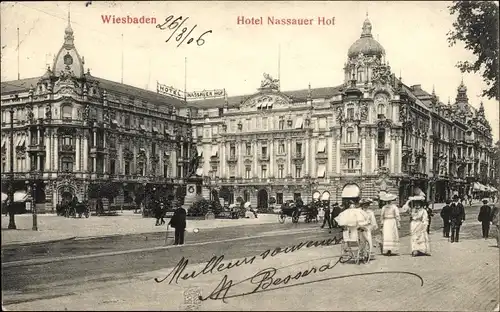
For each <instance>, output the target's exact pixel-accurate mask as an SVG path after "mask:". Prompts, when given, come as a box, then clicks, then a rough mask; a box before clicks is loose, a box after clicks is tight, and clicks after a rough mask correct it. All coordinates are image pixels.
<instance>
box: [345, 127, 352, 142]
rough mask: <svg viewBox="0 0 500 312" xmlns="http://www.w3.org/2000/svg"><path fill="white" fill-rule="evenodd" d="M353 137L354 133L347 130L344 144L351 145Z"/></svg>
mask: <svg viewBox="0 0 500 312" xmlns="http://www.w3.org/2000/svg"><path fill="white" fill-rule="evenodd" d="M353 137H354V131H353V130H352V129H347V137H346V142H347V143H352V141H353Z"/></svg>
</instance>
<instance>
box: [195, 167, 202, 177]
mask: <svg viewBox="0 0 500 312" xmlns="http://www.w3.org/2000/svg"><path fill="white" fill-rule="evenodd" d="M196 175H197V176H200V177H201V176H202V175H203V168H198V169H196Z"/></svg>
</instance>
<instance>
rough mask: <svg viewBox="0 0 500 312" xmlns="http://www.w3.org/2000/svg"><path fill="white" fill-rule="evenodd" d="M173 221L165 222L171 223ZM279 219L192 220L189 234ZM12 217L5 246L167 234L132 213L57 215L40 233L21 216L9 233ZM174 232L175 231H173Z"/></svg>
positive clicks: (43, 218) (42, 218) (44, 221)
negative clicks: (157, 233) (77, 239)
mask: <svg viewBox="0 0 500 312" xmlns="http://www.w3.org/2000/svg"><path fill="white" fill-rule="evenodd" d="M168 220H169V219H165V221H166V222H167V223H168ZM277 220H278V219H277V216H276V215H272V214H259V217H258V218H257V219H235V220H232V219H214V220H188V221H187V226H188V228H187V230H188V231H191V230H192V229H194V228H198V229H200V230H201V229H211V228H219V227H229V226H240V225H247V224H265V223H277V222H278V221H277ZM8 224H9V217H8V216H7V217H6V216H3V215H2V246H5V245H11V244H29V243H40V242H46V241H57V240H66V239H73V238H91V237H102V236H110V235H129V234H143V233H153V232H161V231H165V226H161V227H159V226H155V219H154V218H143V217H142V216H141V215H140V214H134V213H133V212H132V211H124V212H123V214H120V213H119V215H118V216H110V217H92V216H91V217H90V218H88V219H85V218H82V219H74V218H65V217H61V216H56V215H39V216H38V231H32V226H33V218H32V216H31V215H29V214H24V215H17V216H16V226H17V230H7V226H8ZM170 230H172V231H173V229H170Z"/></svg>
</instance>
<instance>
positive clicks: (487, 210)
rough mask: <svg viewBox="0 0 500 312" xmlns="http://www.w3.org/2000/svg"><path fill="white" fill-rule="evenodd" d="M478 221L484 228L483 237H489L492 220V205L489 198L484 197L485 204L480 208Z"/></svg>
mask: <svg viewBox="0 0 500 312" xmlns="http://www.w3.org/2000/svg"><path fill="white" fill-rule="evenodd" d="M477 221H479V222H481V225H482V230H483V238H484V239H488V234H489V232H490V222H491V207H490V206H488V200H487V199H486V198H484V199H483V205H482V206H481V208H480V209H479V215H478V216H477Z"/></svg>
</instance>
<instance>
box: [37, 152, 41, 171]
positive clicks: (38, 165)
mask: <svg viewBox="0 0 500 312" xmlns="http://www.w3.org/2000/svg"><path fill="white" fill-rule="evenodd" d="M36 161H37V163H38V164H37V166H36V170H38V171H40V170H42V156H40V155H38V154H37V155H36Z"/></svg>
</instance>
